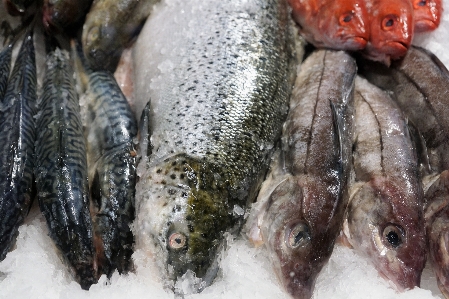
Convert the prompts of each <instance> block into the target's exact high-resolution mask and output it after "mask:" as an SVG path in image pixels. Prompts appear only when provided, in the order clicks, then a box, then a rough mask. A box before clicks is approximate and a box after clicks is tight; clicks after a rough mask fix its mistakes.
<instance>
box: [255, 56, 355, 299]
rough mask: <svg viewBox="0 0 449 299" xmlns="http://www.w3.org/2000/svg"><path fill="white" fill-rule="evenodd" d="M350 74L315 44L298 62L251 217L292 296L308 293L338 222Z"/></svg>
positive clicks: (344, 63)
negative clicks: (278, 142) (275, 150)
mask: <svg viewBox="0 0 449 299" xmlns="http://www.w3.org/2000/svg"><path fill="white" fill-rule="evenodd" d="M356 72H357V67H356V64H355V60H354V59H353V58H351V56H349V55H348V54H346V53H345V52H335V51H325V50H320V51H316V52H314V53H312V54H311V55H310V56H309V57H308V58H307V59H306V60H305V61H304V62H303V64H302V65H301V70H300V72H299V73H298V77H297V79H296V83H295V87H294V89H293V94H292V97H291V99H290V111H289V114H288V117H287V121H286V123H285V124H284V130H283V137H282V140H283V142H282V149H281V153H280V157H279V158H278V159H276V160H274V162H273V163H272V166H271V172H270V175H269V176H268V177H269V179H267V180H266V181H265V182H264V184H263V187H262V189H261V191H260V193H259V196H258V202H257V203H256V205H255V208H254V209H253V212H254V214H253V215H251V216H250V217H251V218H254V219H255V220H254V223H253V224H252V228H251V230H250V238H251V239H252V241H253V242H255V243H258V242H263V243H265V244H266V246H267V248H268V251H269V254H270V259H271V262H272V264H273V268H274V269H275V272H276V274H277V276H278V278H279V279H280V281H281V283H282V285H283V286H284V288H285V289H286V290H287V292H288V293H290V295H291V296H292V297H293V298H310V297H311V296H312V292H313V287H314V284H315V281H316V278H317V276H318V274H319V273H320V271H321V269H322V268H323V266H324V265H325V264H326V263H327V261H328V260H329V257H330V255H331V253H332V249H333V247H334V243H335V240H336V238H337V236H338V234H339V232H340V230H341V225H342V223H343V216H344V211H345V208H346V204H347V201H348V196H347V195H348V194H347V192H346V190H347V189H346V184H347V178H348V175H349V160H350V153H351V145H352V144H351V142H352V138H351V137H352V111H353V90H354V79H355V76H356ZM256 212H257V214H256ZM251 221H253V220H249V222H251Z"/></svg>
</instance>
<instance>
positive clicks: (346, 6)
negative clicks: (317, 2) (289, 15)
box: [319, 0, 369, 51]
mask: <svg viewBox="0 0 449 299" xmlns="http://www.w3.org/2000/svg"><path fill="white" fill-rule="evenodd" d="M328 2H329V4H328V5H326V6H325V7H323V8H322V10H321V11H322V12H323V15H319V19H320V20H319V29H320V32H323V33H324V34H325V35H326V36H327V39H328V43H329V44H331V45H332V47H333V48H335V49H341V50H349V51H357V50H361V49H363V48H365V46H366V44H367V42H368V39H369V30H368V27H369V26H368V24H369V15H368V11H367V9H366V6H365V2H364V1H359V0H351V1H347V0H337V1H328Z"/></svg>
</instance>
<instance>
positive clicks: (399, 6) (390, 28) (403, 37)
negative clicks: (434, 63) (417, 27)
mask: <svg viewBox="0 0 449 299" xmlns="http://www.w3.org/2000/svg"><path fill="white" fill-rule="evenodd" d="M413 32H414V18H413V8H412V4H411V2H410V1H409V0H398V1H385V0H379V1H375V2H374V3H373V7H372V17H371V21H370V40H369V45H368V46H367V54H368V57H372V59H374V60H380V61H382V60H384V59H388V61H389V59H393V60H395V59H399V58H401V57H403V56H404V55H405V54H406V53H407V50H408V48H409V47H410V45H411V43H412V38H413ZM384 57H387V58H384ZM388 64H389V63H388Z"/></svg>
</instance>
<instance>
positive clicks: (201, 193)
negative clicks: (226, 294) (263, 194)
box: [136, 155, 243, 294]
mask: <svg viewBox="0 0 449 299" xmlns="http://www.w3.org/2000/svg"><path fill="white" fill-rule="evenodd" d="M215 170H216V169H211V168H210V167H209V166H208V165H207V163H202V162H198V161H196V160H195V159H190V158H187V157H185V156H184V155H176V156H174V157H171V158H168V159H165V160H164V161H162V162H161V163H157V165H155V166H154V167H151V168H150V169H149V175H148V177H147V179H148V184H146V190H145V195H144V198H143V200H142V199H140V200H138V201H137V202H136V207H137V209H136V210H137V215H136V216H137V217H136V219H137V222H136V223H137V226H136V229H137V230H138V232H137V233H136V235H137V238H140V240H139V239H138V240H136V243H137V247H138V248H143V249H144V250H146V248H153V249H154V253H153V255H154V256H155V257H156V259H157V263H158V264H159V265H160V268H161V270H162V272H163V274H164V275H165V277H166V278H167V281H169V285H168V286H169V287H170V288H172V289H173V290H174V291H175V293H180V294H190V293H198V292H200V291H202V290H203V289H204V288H205V287H207V286H208V285H210V284H211V283H212V282H213V280H214V279H215V276H216V275H217V272H218V270H219V261H220V257H221V255H220V253H221V250H222V249H223V248H224V246H225V238H224V235H225V232H226V230H227V229H228V228H229V226H230V221H231V220H230V219H231V218H233V216H234V214H233V212H232V209H231V208H229V207H228V198H227V191H226V188H225V187H224V186H223V185H221V183H217V182H219V181H220V182H221V181H222V180H220V179H219V178H218V176H219V175H218V173H219V170H216V171H217V172H215ZM136 198H137V197H136ZM242 216H243V215H242Z"/></svg>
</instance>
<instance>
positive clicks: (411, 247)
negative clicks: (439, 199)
mask: <svg viewBox="0 0 449 299" xmlns="http://www.w3.org/2000/svg"><path fill="white" fill-rule="evenodd" d="M355 110H356V112H355V117H354V127H355V131H354V145H353V148H354V153H353V171H354V175H353V180H351V182H350V184H349V193H350V201H349V204H348V209H347V215H346V220H345V223H344V229H343V232H344V234H345V236H346V238H347V240H348V241H349V243H350V244H351V245H352V246H353V247H354V249H355V250H356V251H357V252H358V253H359V254H361V255H364V256H367V257H368V258H369V259H370V260H371V262H372V263H373V264H374V266H375V267H376V268H377V270H378V271H379V272H380V274H381V275H382V276H384V277H387V278H388V279H389V280H391V281H392V282H393V283H394V284H395V285H396V287H397V289H398V290H400V291H403V290H405V289H412V288H414V287H415V286H419V283H420V279H421V272H422V270H423V268H424V265H425V262H426V239H425V229H424V217H423V208H422V206H423V191H422V188H421V180H420V176H419V169H418V160H417V156H416V151H415V148H414V146H413V143H412V141H411V137H410V135H409V131H408V128H407V123H406V120H405V118H404V116H403V114H402V112H401V111H400V110H399V108H398V107H397V106H396V105H395V104H394V102H393V100H392V99H391V98H390V97H389V96H388V95H387V94H386V93H385V92H383V91H382V90H380V89H378V88H377V87H375V86H374V85H371V84H370V83H369V82H368V81H366V80H365V79H362V78H360V77H358V78H357V79H356V90H355Z"/></svg>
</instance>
